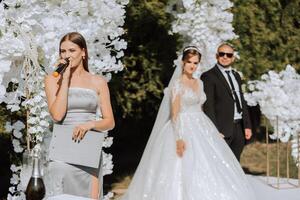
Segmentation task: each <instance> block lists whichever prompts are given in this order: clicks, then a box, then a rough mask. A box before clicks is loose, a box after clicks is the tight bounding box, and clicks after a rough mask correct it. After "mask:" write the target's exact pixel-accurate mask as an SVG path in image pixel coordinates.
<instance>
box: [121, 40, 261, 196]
mask: <svg viewBox="0 0 300 200" xmlns="http://www.w3.org/2000/svg"><path fill="white" fill-rule="evenodd" d="M200 59H201V54H200V51H199V50H198V48H196V47H195V46H188V47H186V48H185V49H184V50H183V56H182V66H178V67H177V68H176V70H175V72H174V74H173V77H172V79H171V81H170V83H169V86H168V88H166V90H165V96H164V98H163V101H162V103H161V106H160V109H159V112H158V115H157V118H156V121H155V124H154V127H153V130H152V133H151V136H150V139H149V141H148V144H147V146H146V148H145V151H144V154H143V157H142V159H141V161H140V163H139V166H138V168H137V170H136V172H135V174H134V177H133V179H132V181H131V184H130V186H129V188H128V190H127V192H126V193H125V194H124V196H123V197H122V198H121V199H122V200H199V199H201V200H253V199H255V196H254V193H253V191H252V189H251V186H250V185H249V184H248V182H247V179H246V176H245V174H244V172H243V171H242V169H241V167H240V164H239V163H238V161H237V160H236V158H235V156H234V154H233V153H232V152H231V150H230V148H229V147H228V146H227V144H226V142H225V141H224V139H223V138H222V137H221V136H220V134H219V133H218V130H217V129H216V127H215V126H214V125H213V123H212V122H211V121H210V119H209V118H208V117H207V116H206V115H205V114H204V112H203V111H202V104H203V103H204V102H205V100H206V96H205V94H204V91H203V84H202V82H201V80H199V79H195V78H193V76H192V75H193V72H195V70H196V69H197V66H198V64H199V62H200Z"/></svg>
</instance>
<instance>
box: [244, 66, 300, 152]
mask: <svg viewBox="0 0 300 200" xmlns="http://www.w3.org/2000/svg"><path fill="white" fill-rule="evenodd" d="M248 89H249V93H247V94H245V99H246V100H247V102H248V105H250V106H255V105H257V104H259V106H260V109H261V112H262V113H263V114H264V115H265V116H266V118H267V119H268V120H269V121H270V123H271V125H272V126H273V127H274V128H275V131H274V133H273V134H272V135H270V138H271V139H277V138H279V139H280V140H281V141H282V142H288V141H289V140H290V138H291V136H292V138H293V139H292V147H293V151H292V155H293V156H294V158H297V157H298V149H299V146H298V143H297V139H298V134H299V133H300V106H299V105H300V75H299V74H298V73H297V72H296V70H295V69H294V68H293V67H292V66H291V65H287V66H286V68H285V70H282V71H280V72H279V73H277V72H275V71H269V72H268V73H266V74H263V75H262V76H261V80H255V81H249V82H248ZM277 124H278V126H277Z"/></svg>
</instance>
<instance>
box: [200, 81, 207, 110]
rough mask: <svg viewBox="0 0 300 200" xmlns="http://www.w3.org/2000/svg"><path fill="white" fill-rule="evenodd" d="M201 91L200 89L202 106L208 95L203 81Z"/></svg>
mask: <svg viewBox="0 0 300 200" xmlns="http://www.w3.org/2000/svg"><path fill="white" fill-rule="evenodd" d="M199 89H200V104H201V106H202V105H203V104H204V102H205V101H206V94H205V92H204V85H203V81H202V80H199Z"/></svg>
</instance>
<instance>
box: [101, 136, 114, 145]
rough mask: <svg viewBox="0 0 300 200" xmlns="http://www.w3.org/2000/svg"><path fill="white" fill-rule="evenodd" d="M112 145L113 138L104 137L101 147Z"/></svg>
mask: <svg viewBox="0 0 300 200" xmlns="http://www.w3.org/2000/svg"><path fill="white" fill-rule="evenodd" d="M112 143H113V137H106V138H105V140H104V142H103V147H105V148H108V147H110V146H111V145H112Z"/></svg>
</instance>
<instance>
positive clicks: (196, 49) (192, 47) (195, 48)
mask: <svg viewBox="0 0 300 200" xmlns="http://www.w3.org/2000/svg"><path fill="white" fill-rule="evenodd" d="M188 50H195V51H197V52H198V53H200V54H201V52H200V50H199V49H198V48H197V47H195V46H189V47H186V48H185V49H183V52H186V51H188Z"/></svg>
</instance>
